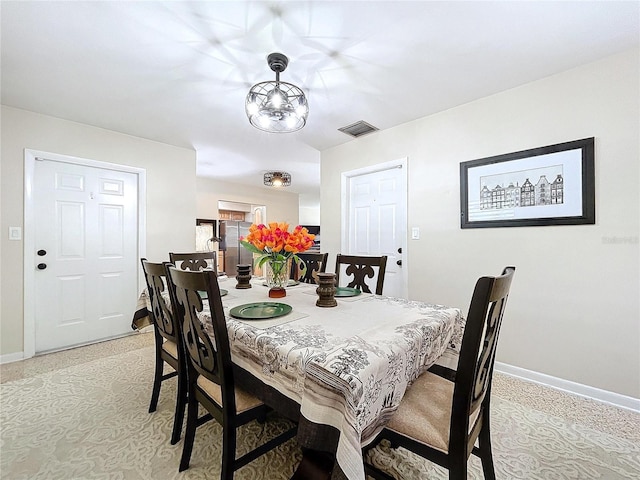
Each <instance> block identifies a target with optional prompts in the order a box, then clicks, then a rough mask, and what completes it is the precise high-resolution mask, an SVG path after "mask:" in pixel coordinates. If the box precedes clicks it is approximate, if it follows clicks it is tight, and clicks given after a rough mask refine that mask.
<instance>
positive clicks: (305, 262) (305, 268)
mask: <svg viewBox="0 0 640 480" xmlns="http://www.w3.org/2000/svg"><path fill="white" fill-rule="evenodd" d="M298 257H299V258H300V260H302V262H301V263H300V264H298V265H294V267H293V268H292V269H291V276H292V278H293V279H294V280H299V281H300V282H302V283H311V284H315V283H317V282H316V278H317V275H318V273H324V272H325V271H326V269H327V258H328V257H329V254H328V253H298Z"/></svg>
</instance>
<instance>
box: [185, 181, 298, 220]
mask: <svg viewBox="0 0 640 480" xmlns="http://www.w3.org/2000/svg"><path fill="white" fill-rule="evenodd" d="M196 189H197V212H198V218H210V219H217V218H218V200H227V201H230V202H241V203H249V204H252V205H265V206H266V207H267V220H268V221H270V222H287V223H289V224H291V225H292V226H295V225H297V224H298V221H299V220H298V194H297V193H290V192H287V191H286V190H276V189H272V190H269V189H266V188H251V187H247V186H246V185H236V184H233V183H229V182H224V181H220V180H213V179H211V178H203V177H198V178H197V180H196Z"/></svg>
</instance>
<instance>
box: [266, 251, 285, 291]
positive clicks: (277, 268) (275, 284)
mask: <svg viewBox="0 0 640 480" xmlns="http://www.w3.org/2000/svg"><path fill="white" fill-rule="evenodd" d="M291 260H292V259H291V257H289V258H287V259H286V260H270V261H268V262H267V263H265V264H264V266H265V269H264V277H265V280H266V282H267V287H269V297H270V298H282V297H286V296H287V290H286V289H285V287H286V286H287V283H288V282H289V275H290V274H291Z"/></svg>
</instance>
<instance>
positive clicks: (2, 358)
mask: <svg viewBox="0 0 640 480" xmlns="http://www.w3.org/2000/svg"><path fill="white" fill-rule="evenodd" d="M20 360H24V352H15V353H6V354H4V355H0V364H2V363H12V362H19V361H20Z"/></svg>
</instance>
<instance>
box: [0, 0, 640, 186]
mask: <svg viewBox="0 0 640 480" xmlns="http://www.w3.org/2000/svg"><path fill="white" fill-rule="evenodd" d="M0 5H1V12H0V15H1V28H2V30H1V33H2V37H1V40H2V43H1V49H2V59H1V60H2V63H1V67H2V77H1V81H2V83H1V89H2V103H3V104H5V105H9V106H13V107H17V108H22V109H26V110H32V111H35V112H41V113H44V114H47V115H53V116H56V117H60V118H64V119H69V120H73V121H77V122H81V123H86V124H90V125H95V126H98V127H103V128H106V129H110V130H115V131H118V132H124V133H127V134H131V135H135V136H139V137H144V138H148V139H152V140H157V141H160V142H164V143H168V144H172V145H177V146H181V147H187V148H193V149H195V150H196V152H197V173H198V175H200V176H209V177H215V178H218V179H223V180H227V181H230V182H235V183H241V184H246V185H251V186H255V187H261V186H262V173H263V172H265V171H267V170H285V171H288V172H290V173H291V174H292V177H293V185H292V186H291V187H289V191H294V192H308V193H311V194H312V195H311V196H312V197H313V196H314V195H313V194H316V195H317V192H318V191H319V176H320V151H322V150H324V149H326V148H329V147H332V146H335V145H339V144H341V143H344V142H347V141H349V140H351V137H349V136H347V135H345V134H344V133H341V132H339V131H338V130H337V129H338V128H339V127H342V126H345V125H348V124H350V123H353V122H355V121H358V120H365V121H367V122H369V123H371V124H373V125H375V126H377V127H378V128H380V129H386V128H390V127H393V126H395V125H398V124H401V123H404V122H408V121H411V120H414V119H416V118H420V117H423V116H426V115H429V114H432V113H435V112H438V111H442V110H445V109H448V108H451V107H454V106H456V105H460V104H463V103H466V102H469V101H472V100H474V99H477V98H481V97H484V96H487V95H491V94H494V93H497V92H500V91H503V90H506V89H509V88H512V87H516V86H518V85H522V84H524V83H527V82H531V81H534V80H537V79H540V78H542V77H546V76H548V75H552V74H554V73H557V72H560V71H563V70H567V69H570V68H573V67H575V66H578V65H581V64H584V63H588V62H591V61H594V60H597V59H599V58H602V57H605V56H608V55H611V54H614V53H616V52H619V51H622V50H626V49H629V48H632V47H634V46H636V45H638V43H639V36H640V34H639V5H640V3H639V2H637V1H626V2H612V1H599V2H589V1H575V2H559V1H551V2H517V1H506V2H484V1H474V2H454V1H450V2H431V1H412V2H408V1H384V2H378V1H355V2H346V1H312V2H302V1H299V2H298V1H297V2H292V1H288V2H244V1H233V2H229V1H225V2H220V1H209V2H175V1H174V2H156V1H143V2H132V1H131V2H127V1H120V2H107V1H97V2H95V1H94V2H84V1H74V2H58V1H47V2H40V1H38V2H32V1H15V2H14V1H6V0H2V3H1V4H0ZM271 52H282V53H284V54H285V55H287V56H288V57H289V59H290V62H289V67H288V68H287V70H286V71H285V72H284V73H283V74H282V75H281V78H282V80H284V81H288V82H291V83H295V84H297V85H298V86H300V87H301V88H303V89H304V90H305V92H307V94H308V99H309V104H310V110H311V113H310V115H309V120H308V123H307V126H306V127H305V128H304V129H303V130H301V131H299V132H296V133H288V134H269V133H264V132H261V131H259V130H257V129H255V128H253V127H251V126H250V124H249V122H248V120H247V118H246V116H245V113H244V100H245V95H246V93H247V91H248V89H249V87H250V86H251V85H252V84H254V83H257V82H260V81H265V80H273V79H274V78H275V75H274V73H273V72H272V71H271V70H270V69H269V67H268V66H267V63H266V57H267V55H268V54H269V53H271ZM372 135H375V133H374V134H372ZM61 153H64V152H61ZM265 188H266V187H265Z"/></svg>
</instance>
